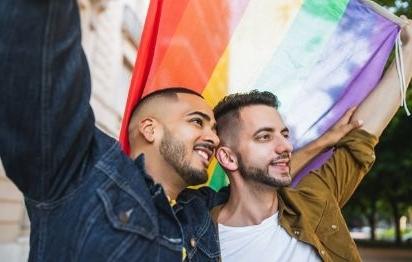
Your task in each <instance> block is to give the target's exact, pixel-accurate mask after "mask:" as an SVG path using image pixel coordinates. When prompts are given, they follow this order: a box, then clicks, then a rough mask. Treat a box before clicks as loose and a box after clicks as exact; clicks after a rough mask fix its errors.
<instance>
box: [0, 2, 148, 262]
mask: <svg viewBox="0 0 412 262" xmlns="http://www.w3.org/2000/svg"><path fill="white" fill-rule="evenodd" d="M78 2H79V7H80V14H81V26H82V45H83V48H84V50H85V53H86V56H87V59H88V62H89V67H90V71H91V76H92V97H91V105H92V108H93V110H94V113H95V117H96V125H97V126H98V127H99V128H100V129H102V130H103V131H105V132H106V133H107V134H109V135H110V136H113V137H117V136H118V134H119V130H120V124H121V119H122V115H123V110H124V106H125V103H126V98H127V92H128V89H129V83H130V76H131V72H132V68H133V65H134V62H135V59H136V52H137V49H138V45H139V42H140V36H141V32H142V29H143V25H144V20H145V17H146V12H147V8H148V4H149V0H78ZM29 231H30V225H29V220H28V217H27V214H26V212H25V208H24V203H23V197H22V195H21V193H20V192H19V190H18V189H17V188H16V187H15V186H14V185H13V184H12V183H11V182H10V181H9V180H8V178H7V177H6V175H5V171H4V169H3V168H2V165H1V162H0V232H1V233H0V261H9V262H14V261H19V262H20V261H27V254H28V235H29Z"/></svg>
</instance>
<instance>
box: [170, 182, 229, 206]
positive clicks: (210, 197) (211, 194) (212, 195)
mask: <svg viewBox="0 0 412 262" xmlns="http://www.w3.org/2000/svg"><path fill="white" fill-rule="evenodd" d="M193 197H196V198H197V199H199V200H200V201H202V202H203V204H204V205H205V206H206V208H208V209H212V208H214V207H215V206H218V205H221V204H223V203H226V202H227V200H228V198H229V188H228V187H224V188H222V189H220V190H219V192H216V191H215V190H213V189H212V188H210V187H208V186H202V187H200V188H197V189H190V188H186V189H185V190H184V191H183V192H182V193H180V195H179V198H178V201H182V202H187V201H188V200H189V199H192V198H193Z"/></svg>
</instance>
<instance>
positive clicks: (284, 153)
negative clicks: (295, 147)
mask: <svg viewBox="0 0 412 262" xmlns="http://www.w3.org/2000/svg"><path fill="white" fill-rule="evenodd" d="M284 159H288V160H290V156H289V153H288V152H283V153H281V154H280V155H279V156H277V157H276V158H275V159H273V160H272V161H271V162H276V161H279V160H284Z"/></svg>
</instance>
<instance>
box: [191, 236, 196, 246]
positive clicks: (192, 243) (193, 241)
mask: <svg viewBox="0 0 412 262" xmlns="http://www.w3.org/2000/svg"><path fill="white" fill-rule="evenodd" d="M190 245H191V246H192V247H193V248H195V247H196V240H195V239H194V238H192V239H190Z"/></svg>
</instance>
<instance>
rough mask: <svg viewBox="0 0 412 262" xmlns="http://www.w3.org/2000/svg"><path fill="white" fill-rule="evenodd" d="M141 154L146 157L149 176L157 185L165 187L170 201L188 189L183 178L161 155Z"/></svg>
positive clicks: (150, 152)
mask: <svg viewBox="0 0 412 262" xmlns="http://www.w3.org/2000/svg"><path fill="white" fill-rule="evenodd" d="M140 154H144V156H145V164H144V165H145V169H146V172H147V174H148V175H149V176H150V177H151V178H152V179H153V180H154V182H155V183H157V184H160V185H161V186H162V187H163V189H164V191H165V193H166V195H167V196H168V197H170V199H176V198H177V196H178V195H179V194H180V192H182V191H183V189H185V188H186V187H187V185H186V183H185V182H184V180H183V179H182V178H181V176H180V175H179V174H178V173H177V172H176V171H175V169H174V168H173V167H172V166H170V165H169V163H167V162H166V161H165V160H164V159H163V157H162V156H161V155H160V154H159V153H156V152H152V151H151V150H142V151H141V152H139V155H140Z"/></svg>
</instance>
